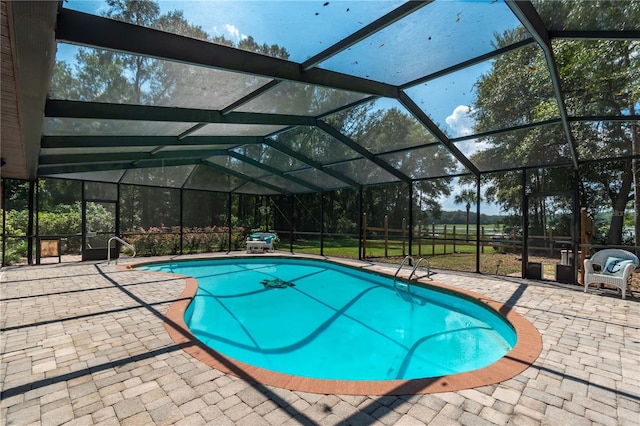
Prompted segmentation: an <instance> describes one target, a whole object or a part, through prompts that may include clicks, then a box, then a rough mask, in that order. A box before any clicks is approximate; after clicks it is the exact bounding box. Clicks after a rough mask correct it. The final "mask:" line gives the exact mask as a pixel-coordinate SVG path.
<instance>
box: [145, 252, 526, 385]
mask: <svg viewBox="0 0 640 426" xmlns="http://www.w3.org/2000/svg"><path fill="white" fill-rule="evenodd" d="M144 269H147V270H152V271H162V272H173V273H179V274H184V275H189V276H192V277H194V278H196V279H197V281H198V285H199V287H198V291H197V294H196V296H195V297H194V299H193V301H192V302H191V304H190V305H189V308H188V309H187V311H186V313H185V321H186V323H187V325H188V326H189V328H190V330H191V332H192V333H193V334H194V335H195V336H196V337H197V338H198V339H199V340H200V341H202V342H203V343H205V344H206V345H208V346H209V347H211V348H213V349H215V350H216V351H218V352H220V353H222V354H224V355H226V356H228V357H231V358H234V359H236V360H239V361H243V362H245V363H247V364H251V365H255V366H259V367H262V368H266V369H269V370H273V371H278V372H281V373H287V374H292V375H297V376H304V377H312V378H322V379H342V380H389V379H415V378H428V377H438V376H443V375H448V374H455V373H461V372H465V371H471V370H475V369H478V368H482V367H485V366H487V365H489V364H492V363H493V362H495V361H497V360H498V359H500V358H502V357H503V356H504V355H505V354H506V353H507V352H509V351H510V350H511V348H513V346H514V345H515V342H516V334H515V332H514V330H513V329H512V328H511V326H510V325H509V324H508V323H507V322H506V321H505V320H504V319H503V318H502V317H500V316H499V315H497V314H496V313H495V312H493V311H491V310H489V309H487V308H485V307H484V306H482V305H480V304H479V303H475V302H473V301H470V300H467V299H464V298H461V297H456V296H454V295H451V294H447V293H444V292H441V291H436V290H431V289H427V288H422V287H419V286H417V285H412V286H411V294H409V293H407V292H406V290H400V289H394V288H393V280H392V279H389V278H387V277H383V276H379V275H376V274H372V273H366V272H362V271H359V270H355V269H353V268H348V267H343V266H339V265H336V264H333V263H327V262H321V261H313V260H300V259H288V258H282V259H278V258H269V259H266V258H251V259H246V258H239V259H224V260H207V261H202V260H199V261H189V262H174V263H167V264H156V265H149V266H146V267H144Z"/></svg>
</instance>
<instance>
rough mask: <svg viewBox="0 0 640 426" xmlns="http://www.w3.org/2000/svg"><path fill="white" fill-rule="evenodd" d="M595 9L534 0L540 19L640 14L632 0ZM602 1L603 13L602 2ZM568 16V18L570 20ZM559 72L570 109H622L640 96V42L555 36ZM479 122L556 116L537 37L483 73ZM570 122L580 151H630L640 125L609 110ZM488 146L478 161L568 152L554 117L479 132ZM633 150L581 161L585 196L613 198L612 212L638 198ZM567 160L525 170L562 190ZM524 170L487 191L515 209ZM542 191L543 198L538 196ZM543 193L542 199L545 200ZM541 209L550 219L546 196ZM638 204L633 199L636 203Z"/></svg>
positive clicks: (582, 21)
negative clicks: (501, 131) (600, 118)
mask: <svg viewBox="0 0 640 426" xmlns="http://www.w3.org/2000/svg"><path fill="white" fill-rule="evenodd" d="M598 3H602V5H603V6H606V8H604V9H596V8H594V7H593V6H594V5H593V2H589V5H588V6H589V7H585V5H584V4H577V3H575V2H567V1H545V0H541V1H539V2H537V3H536V9H537V10H538V11H539V13H540V15H541V16H542V17H543V20H544V21H545V22H546V23H547V25H548V26H549V27H551V28H554V27H555V28H557V27H559V26H561V25H566V26H568V27H571V28H573V27H576V28H578V27H580V28H589V29H596V28H603V29H611V28H619V27H620V26H621V25H624V23H625V22H637V19H640V5H639V4H638V3H636V2H608V1H607V2H603V1H599V2H598ZM602 10H605V11H606V13H601V12H600V11H602ZM567 17H568V21H567V22H565V21H564V20H565V19H566V18H567ZM521 31H522V30H515V31H510V32H507V33H505V34H502V35H499V36H497V37H496V44H497V46H503V45H508V44H511V43H512V42H514V41H515V40H517V39H519V37H521V36H522V35H521ZM552 47H553V51H554V55H555V57H556V61H557V67H558V72H559V74H560V77H561V80H562V82H561V83H562V89H563V93H564V96H565V103H566V106H567V109H568V112H569V114H571V115H575V116H624V115H625V114H627V113H629V111H630V110H632V109H633V107H634V105H636V104H637V103H638V102H639V100H640V89H639V87H640V84H638V77H637V76H638V75H639V74H640V43H638V42H637V41H629V40H599V41H576V40H558V41H554V43H553V46H552ZM474 111H475V112H476V117H475V118H476V120H477V126H478V130H480V131H484V130H492V129H500V128H507V127H511V126H517V125H520V124H527V123H535V122H539V121H543V120H546V119H550V118H557V117H559V113H558V107H557V103H556V101H555V97H554V96H553V92H552V91H551V84H550V77H549V73H548V70H547V67H546V61H545V60H544V57H543V55H542V54H541V51H540V49H539V48H537V46H527V47H524V48H521V49H517V50H516V51H513V52H511V53H509V54H507V55H503V56H501V57H498V58H496V59H495V61H494V62H493V65H492V69H491V71H490V72H489V73H487V74H485V75H483V76H482V77H481V78H480V79H479V81H478V82H477V99H476V102H475V104H474ZM571 130H572V132H573V134H574V138H575V140H576V142H577V146H578V155H579V158H580V159H587V160H590V159H605V158H607V157H612V156H616V155H619V154H620V153H621V152H622V153H629V154H631V153H633V152H634V151H633V144H632V142H633V141H636V140H637V138H638V135H637V132H638V126H637V125H633V124H632V125H629V124H628V123H625V122H622V121H618V120H612V121H606V120H603V121H598V122H580V123H572V126H571ZM483 142H485V143H487V144H488V145H489V146H490V147H489V148H488V149H486V150H484V151H481V152H478V153H477V154H475V155H473V156H472V161H475V162H476V163H478V164H487V165H495V164H504V165H505V166H504V167H505V168H507V167H514V168H516V167H527V166H531V165H538V164H545V165H547V164H553V163H555V162H568V161H569V160H570V152H569V147H568V144H567V143H566V137H565V136H564V134H563V129H562V126H560V125H548V126H541V127H537V128H534V129H532V130H521V131H515V132H508V133H504V134H500V135H493V136H489V137H486V138H483ZM632 170H633V169H632V165H631V160H629V161H618V162H609V163H607V164H599V165H593V166H592V165H589V167H584V168H581V172H582V173H581V174H580V176H581V179H582V182H580V183H579V184H580V186H581V188H582V190H583V192H582V194H581V197H582V200H581V201H582V202H583V203H584V204H583V205H587V206H605V205H606V206H609V208H610V209H612V210H613V211H614V212H620V211H624V209H625V206H626V205H627V203H628V202H629V201H631V200H632V199H633V194H632V193H631V189H632V181H633V173H632ZM571 174H572V171H571V170H570V169H568V168H564V169H556V170H554V169H550V168H548V167H545V168H542V169H538V170H537V172H534V173H527V185H531V188H533V189H538V190H539V189H541V188H546V190H557V188H558V187H559V186H560V187H564V186H566V185H567V183H568V182H571V181H572V177H571ZM520 176H521V175H520V174H519V173H506V174H504V175H502V176H497V174H496V176H492V177H490V178H489V179H488V181H489V183H490V185H491V186H492V188H491V189H490V190H489V191H487V194H485V195H487V196H488V197H495V200H496V201H497V202H498V203H500V204H501V205H502V207H503V210H505V211H517V208H518V205H519V204H520V202H521V201H520V200H519V198H520V197H519V195H518V193H519V192H521V191H522V188H521V177H520ZM539 200H544V198H540V199H539ZM542 202H543V201H542ZM539 207H540V208H539V209H537V211H539V212H541V216H539V221H540V223H541V224H542V223H544V222H545V217H544V212H545V211H546V207H545V206H542V205H541V206H539ZM636 209H637V205H636ZM622 229H623V216H622V215H620V214H614V215H613V216H612V218H611V223H610V227H609V233H608V236H607V243H608V244H620V242H621V238H622Z"/></svg>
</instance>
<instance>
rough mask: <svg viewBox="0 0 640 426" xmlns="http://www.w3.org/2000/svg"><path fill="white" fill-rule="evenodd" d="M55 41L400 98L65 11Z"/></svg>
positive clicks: (362, 83)
mask: <svg viewBox="0 0 640 426" xmlns="http://www.w3.org/2000/svg"><path fill="white" fill-rule="evenodd" d="M56 38H57V39H58V40H59V41H62V42H67V43H74V44H79V45H83V46H89V47H97V48H102V49H109V50H115V51H120V52H127V53H131V54H138V55H144V56H150V57H154V58H159V59H166V60H170V61H175V62H182V63H186V64H192V65H200V66H204V67H210V68H218V69H224V70H230V71H236V72H241V73H246V74H252V75H259V76H264V77H270V78H275V79H279V80H290V81H300V82H303V83H309V84H316V85H319V86H326V87H333V88H336V89H344V90H350V91H354V92H361V93H368V94H372V95H379V96H386V97H390V98H395V97H397V94H398V88H397V87H396V86H393V85H390V84H385V83H381V82H377V81H373V80H368V79H364V78H360V77H354V76H349V75H346V74H341V73H337V72H333V71H328V70H324V69H319V68H311V69H309V70H306V71H305V70H303V69H302V67H301V66H300V64H298V63H296V62H292V61H286V60H283V59H278V58H272V57H269V56H264V55H260V54H257V53H253V52H247V51H243V50H239V49H235V48H232V47H228V46H223V45H219V44H213V43H209V42H206V41H202V40H196V39H192V38H188V37H183V36H180V35H176V34H171V33H167V32H164V31H159V30H155V29H152V28H145V27H140V26H137V25H132V24H129V23H126V22H120V21H115V20H112V19H107V18H103V17H99V16H95V15H91V14H87V13H82V12H77V11H74V10H70V9H65V8H63V9H62V10H61V11H60V13H59V14H58V22H57V32H56Z"/></svg>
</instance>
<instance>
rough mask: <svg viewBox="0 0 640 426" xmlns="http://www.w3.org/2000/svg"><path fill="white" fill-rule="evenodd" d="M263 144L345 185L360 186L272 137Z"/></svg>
mask: <svg viewBox="0 0 640 426" xmlns="http://www.w3.org/2000/svg"><path fill="white" fill-rule="evenodd" d="M264 143H265V145H269V146H270V147H272V148H274V149H277V150H278V151H280V152H282V153H283V154H286V155H288V156H289V157H292V158H295V159H296V160H298V161H301V162H303V163H305V164H308V165H309V167H311V168H314V169H317V170H320V171H321V172H323V173H326V174H328V175H329V176H331V177H332V178H335V179H337V180H339V181H341V182H344V183H345V184H346V185H347V186H351V187H353V188H360V187H361V186H362V185H360V184H359V183H358V182H356V181H354V180H352V179H349V178H348V177H346V176H343V175H342V174H340V173H338V172H336V171H334V170H331V169H329V168H326V167H324V166H323V165H322V164H320V163H318V162H317V161H314V160H312V159H310V158H307V157H306V156H304V155H302V154H300V153H298V152H296V151H294V150H292V149H291V148H289V147H287V146H285V145H284V144H282V143H280V142H277V141H274V140H272V139H265V140H264Z"/></svg>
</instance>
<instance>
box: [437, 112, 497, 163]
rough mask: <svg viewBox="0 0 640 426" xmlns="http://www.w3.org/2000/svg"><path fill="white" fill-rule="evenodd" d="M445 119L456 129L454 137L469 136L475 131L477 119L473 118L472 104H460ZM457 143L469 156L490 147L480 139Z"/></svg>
mask: <svg viewBox="0 0 640 426" xmlns="http://www.w3.org/2000/svg"><path fill="white" fill-rule="evenodd" d="M445 121H446V122H447V124H448V125H449V127H450V128H451V129H452V130H453V131H454V137H462V136H469V135H472V134H474V133H475V127H476V121H475V119H474V118H473V108H472V107H470V106H467V105H458V106H457V107H456V108H455V109H454V110H453V112H452V113H451V115H450V116H448V117H447V118H446V119H445ZM456 145H457V146H458V148H460V150H461V151H462V152H463V153H464V154H465V155H466V156H467V157H469V156H471V155H473V154H475V153H476V152H478V151H482V150H485V149H487V148H488V147H489V145H488V144H487V143H486V142H482V141H480V140H478V139H469V140H466V141H463V142H458V143H457V144H456Z"/></svg>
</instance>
